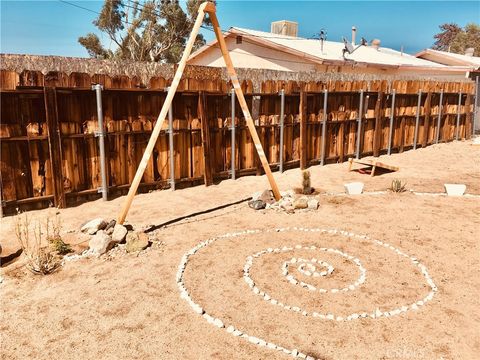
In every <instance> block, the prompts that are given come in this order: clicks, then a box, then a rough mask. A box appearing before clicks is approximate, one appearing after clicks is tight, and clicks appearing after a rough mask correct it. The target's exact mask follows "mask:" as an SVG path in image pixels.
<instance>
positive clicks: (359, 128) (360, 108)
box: [356, 90, 363, 159]
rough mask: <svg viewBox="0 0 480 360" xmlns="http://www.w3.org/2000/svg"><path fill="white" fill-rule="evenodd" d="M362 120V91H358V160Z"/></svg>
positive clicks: (358, 157) (357, 156)
mask: <svg viewBox="0 0 480 360" xmlns="http://www.w3.org/2000/svg"><path fill="white" fill-rule="evenodd" d="M362 119H363V90H360V102H359V104H358V115H357V154H356V158H357V159H360V144H361V142H362V141H361V139H360V136H361V135H362Z"/></svg>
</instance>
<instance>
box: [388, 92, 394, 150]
mask: <svg viewBox="0 0 480 360" xmlns="http://www.w3.org/2000/svg"><path fill="white" fill-rule="evenodd" d="M390 111H391V112H390V128H389V130H388V155H390V154H391V153H392V136H393V117H394V114H395V90H393V91H392V109H391V110H390Z"/></svg>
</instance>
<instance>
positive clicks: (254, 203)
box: [248, 200, 267, 210]
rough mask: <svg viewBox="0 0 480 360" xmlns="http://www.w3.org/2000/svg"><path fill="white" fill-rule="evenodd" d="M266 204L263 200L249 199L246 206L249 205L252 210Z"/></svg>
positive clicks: (263, 207)
mask: <svg viewBox="0 0 480 360" xmlns="http://www.w3.org/2000/svg"><path fill="white" fill-rule="evenodd" d="M266 205H267V204H265V202H264V201H262V200H250V201H249V202H248V206H250V207H251V208H252V209H254V210H260V209H265V206H266Z"/></svg>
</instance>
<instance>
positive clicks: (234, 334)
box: [232, 330, 243, 336]
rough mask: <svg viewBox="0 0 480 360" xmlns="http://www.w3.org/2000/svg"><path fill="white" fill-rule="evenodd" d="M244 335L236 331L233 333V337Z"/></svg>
mask: <svg viewBox="0 0 480 360" xmlns="http://www.w3.org/2000/svg"><path fill="white" fill-rule="evenodd" d="M242 334H243V333H242V332H241V331H240V330H234V331H233V333H232V335H233V336H240V335H242Z"/></svg>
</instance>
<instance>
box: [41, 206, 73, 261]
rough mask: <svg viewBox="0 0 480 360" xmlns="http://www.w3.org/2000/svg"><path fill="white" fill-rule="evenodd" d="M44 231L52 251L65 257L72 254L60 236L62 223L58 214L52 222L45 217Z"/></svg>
mask: <svg viewBox="0 0 480 360" xmlns="http://www.w3.org/2000/svg"><path fill="white" fill-rule="evenodd" d="M46 229H47V236H46V239H47V241H48V242H49V244H50V246H51V247H52V250H54V251H56V252H57V253H58V254H59V255H65V254H68V253H70V252H72V248H71V246H70V245H69V244H66V243H65V242H64V241H63V239H62V237H61V235H60V231H61V230H62V223H61V220H60V216H58V214H56V215H55V217H54V219H53V220H52V219H51V218H50V216H48V217H47V223H46Z"/></svg>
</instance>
